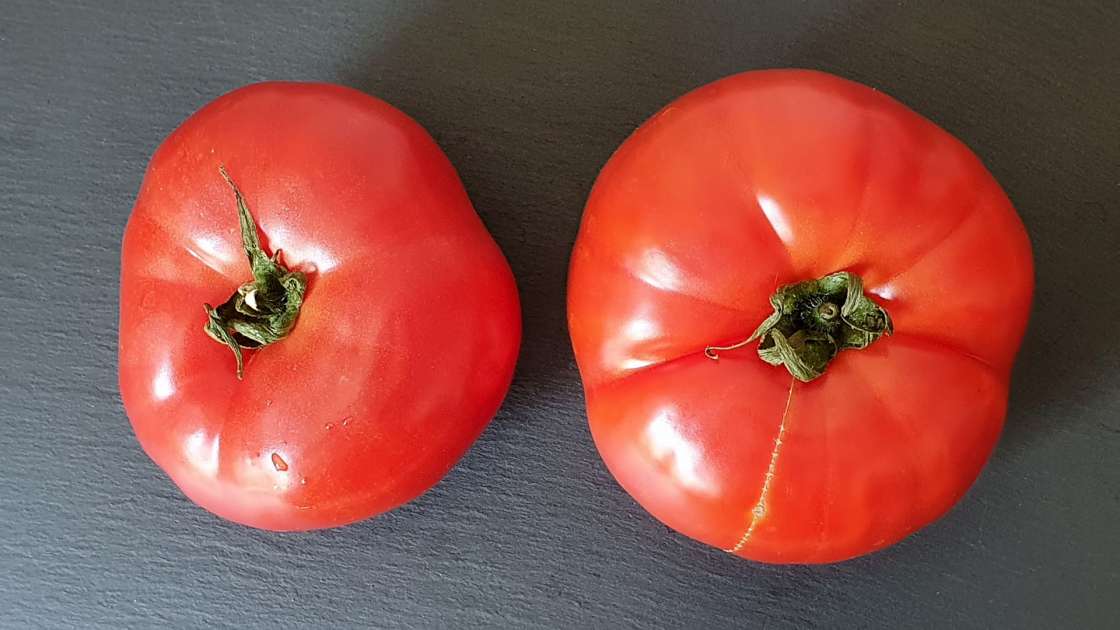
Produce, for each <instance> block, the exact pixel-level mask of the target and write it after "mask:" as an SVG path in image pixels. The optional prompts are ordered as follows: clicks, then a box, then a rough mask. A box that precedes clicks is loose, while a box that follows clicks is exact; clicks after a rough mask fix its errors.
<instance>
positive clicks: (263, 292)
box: [203, 166, 307, 380]
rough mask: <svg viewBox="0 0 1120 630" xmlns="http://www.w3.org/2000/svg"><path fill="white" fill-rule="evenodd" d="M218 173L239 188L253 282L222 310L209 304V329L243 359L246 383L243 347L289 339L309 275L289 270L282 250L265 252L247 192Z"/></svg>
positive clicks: (239, 374)
mask: <svg viewBox="0 0 1120 630" xmlns="http://www.w3.org/2000/svg"><path fill="white" fill-rule="evenodd" d="M218 172H219V173H220V174H221V176H222V179H224V180H225V181H226V183H227V184H229V186H230V188H231V189H233V196H234V198H235V199H236V200H237V215H238V222H239V223H240V226H241V244H242V247H244V249H245V255H246V256H247V257H248V258H249V268H250V270H251V272H252V274H253V279H252V280H250V281H248V282H246V283H244V284H242V285H241V286H239V287H237V290H236V291H234V292H233V295H231V296H230V297H229V299H228V300H226V301H225V302H224V303H223V304H221V305H220V306H218V307H217V308H215V307H213V306H210V305H209V304H205V305H204V306H205V308H206V325H205V326H204V328H203V330H205V331H206V334H207V335H209V336H210V338H211V339H213V340H214V341H217V342H218V343H220V344H222V345H224V346H227V347H229V349H230V350H231V351H233V356H234V358H235V359H236V360H237V378H238V380H241V378H242V377H243V376H244V373H245V363H244V359H243V358H242V356H241V349H242V348H263V347H264V346H267V345H269V344H273V343H276V342H277V341H280V340H281V339H283V338H284V337H287V336H288V333H290V332H291V331H292V327H294V326H295V323H296V319H297V318H298V317H299V309H300V307H301V306H302V305H303V294H304V292H305V291H306V290H307V276H305V275H304V274H303V273H300V272H299V271H289V270H288V268H287V267H285V266H284V265H282V264H281V263H280V250H277V251H276V252H275V253H274V254H273V255H272V256H269V255H268V254H267V253H266V252H265V251H264V249H263V248H261V242H260V237H259V236H258V235H257V224H256V221H254V220H253V215H252V214H251V213H250V212H249V206H248V205H246V203H245V198H244V197H243V196H242V195H241V190H240V189H238V187H237V184H235V183H233V179H232V178H231V177H230V176H229V173H227V172H226V169H225V167H224V166H219V167H218Z"/></svg>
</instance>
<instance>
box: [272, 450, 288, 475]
mask: <svg viewBox="0 0 1120 630" xmlns="http://www.w3.org/2000/svg"><path fill="white" fill-rule="evenodd" d="M272 467H273V468H275V469H276V470H278V471H280V472H287V471H288V462H286V461H284V458H283V457H280V453H273V454H272Z"/></svg>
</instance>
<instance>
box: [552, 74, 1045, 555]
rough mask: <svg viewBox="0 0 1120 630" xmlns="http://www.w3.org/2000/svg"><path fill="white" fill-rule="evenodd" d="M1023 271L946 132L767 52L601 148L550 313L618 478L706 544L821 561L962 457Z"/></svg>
mask: <svg viewBox="0 0 1120 630" xmlns="http://www.w3.org/2000/svg"><path fill="white" fill-rule="evenodd" d="M1032 290H1033V272H1032V260H1031V251H1030V244H1029V241H1028V239H1027V235H1026V232H1025V230H1024V228H1023V225H1022V223H1021V222H1020V220H1019V218H1018V216H1017V215H1016V213H1015V211H1014V209H1013V208H1012V206H1011V204H1010V202H1009V201H1008V199H1007V197H1006V195H1005V194H1004V193H1003V191H1002V190H1001V189H1000V187H999V185H998V184H997V183H996V181H995V180H994V179H993V178H992V176H991V175H990V174H989V173H988V171H987V170H986V169H985V168H984V166H983V165H982V164H981V163H980V161H979V160H978V159H977V158H976V157H975V156H974V155H973V154H972V153H971V152H970V151H969V150H968V149H967V148H966V147H965V146H964V145H963V144H961V143H960V142H959V141H957V140H956V139H954V138H953V137H951V136H950V135H949V134H948V133H946V132H945V131H943V130H941V129H940V128H938V127H937V126H935V125H934V124H932V123H931V122H929V121H928V120H926V119H924V118H922V117H921V116H919V115H918V114H916V113H914V112H913V111H911V110H909V109H907V108H906V107H905V106H903V105H901V104H899V103H898V102H897V101H895V100H893V99H891V98H890V97H888V96H886V95H884V94H883V93H881V92H878V91H876V90H873V89H870V88H868V87H865V86H862V85H859V84H856V83H853V82H850V81H846V80H843V79H840V78H837V77H834V76H830V75H827V74H823V73H819V72H810V71H800V70H775V71H760V72H748V73H745V74H740V75H737V76H733V77H730V78H727V79H724V80H721V81H717V82H715V83H712V84H710V85H707V86H705V87H702V88H700V89H698V90H696V91H694V92H692V93H690V94H687V95H685V96H684V97H682V98H680V99H679V100H677V101H675V102H674V103H672V104H670V105H669V106H667V107H666V108H664V109H663V110H662V111H661V112H660V113H658V114H657V115H655V116H654V117H653V118H652V119H650V120H649V121H648V122H646V123H645V124H644V125H642V127H641V128H640V129H638V130H637V131H636V132H635V133H634V134H633V136H631V137H630V138H629V139H628V140H627V141H626V142H625V143H624V144H623V145H622V146H621V147H620V148H619V149H618V151H617V152H616V153H615V155H614V156H613V157H612V158H611V159H610V161H609V163H608V164H607V165H606V166H605V167H604V169H603V171H602V173H601V174H600V176H599V178H598V180H597V181H596V183H595V186H594V189H593V191H592V193H591V196H590V199H589V200H588V202H587V207H586V210H585V214H584V217H583V222H582V225H581V228H580V232H579V236H578V239H577V241H576V245H575V249H574V252H573V255H572V262H571V270H570V276H569V298H568V317H569V327H570V332H571V337H572V343H573V346H574V349H575V354H576V359H577V361H578V364H579V369H580V372H581V375H582V377H583V382H584V388H585V392H586V398H587V412H588V417H589V422H590V426H591V431H592V435H593V437H594V439H595V443H596V445H597V447H598V449H599V451H600V453H601V454H602V457H603V459H604V461H605V462H606V464H607V467H608V468H609V469H610V471H611V472H612V473H613V475H614V476H615V477H616V478H617V480H618V481H619V483H620V484H621V485H622V487H623V488H624V489H626V490H627V491H628V492H629V493H630V494H631V495H633V496H634V498H635V499H637V501H638V502H639V503H640V504H641V505H642V506H644V507H645V508H646V509H647V510H648V511H649V512H651V513H652V514H653V515H654V516H656V517H657V518H658V519H660V520H662V521H663V522H665V523H666V524H667V525H669V526H670V527H672V528H674V529H676V530H678V531H680V532H682V533H684V534H686V535H688V536H691V537H692V538H695V539H697V540H700V541H703V542H705V543H707V544H709V545H714V546H716V547H718V548H720V549H724V550H727V551H729V552H731V553H734V554H737V555H739V556H742V557H744V558H750V559H754V560H759V561H764V562H775V563H818V562H833V561H839V560H843V559H847V558H851V557H854V556H858V555H860V554H865V553H868V552H871V551H874V550H876V549H880V548H882V547H884V546H886V545H889V544H892V543H894V542H896V541H898V540H900V539H902V538H903V537H905V536H907V535H908V534H910V533H912V532H914V531H915V530H917V529H919V528H920V527H922V526H924V525H926V524H928V523H930V522H931V521H933V520H935V519H937V518H938V517H939V516H941V515H942V514H944V513H945V512H946V511H947V510H948V509H949V508H950V507H951V506H952V505H953V504H954V503H955V502H956V501H958V500H959V499H960V498H961V496H962V495H963V494H964V492H965V491H966V490H967V489H968V487H969V486H970V485H971V484H972V482H973V481H974V480H975V479H976V477H977V475H978V474H979V472H980V470H981V467H982V466H983V465H984V463H985V461H986V460H987V458H988V456H989V454H990V453H991V451H992V449H993V446H994V445H995V443H996V441H997V439H998V436H999V433H1000V430H1001V427H1002V424H1003V420H1004V415H1005V409H1006V402H1007V393H1008V379H1009V372H1010V369H1011V365H1012V361H1013V359H1014V356H1015V353H1016V351H1017V349H1018V346H1019V343H1020V340H1021V338H1022V335H1023V332H1024V328H1025V326H1026V322H1027V315H1028V310H1029V307H1030V300H1031V293H1032ZM752 332H753V333H754V334H752ZM756 339H757V340H758V343H755V340H756ZM748 340H750V341H749V342H748Z"/></svg>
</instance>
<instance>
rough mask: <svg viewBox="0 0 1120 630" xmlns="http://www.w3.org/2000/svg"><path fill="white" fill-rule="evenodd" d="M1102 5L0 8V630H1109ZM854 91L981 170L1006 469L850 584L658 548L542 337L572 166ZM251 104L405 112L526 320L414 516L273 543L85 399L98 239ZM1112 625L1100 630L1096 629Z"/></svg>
mask: <svg viewBox="0 0 1120 630" xmlns="http://www.w3.org/2000/svg"><path fill="white" fill-rule="evenodd" d="M1117 33H1120V5H1117V4H1116V3H1115V2H1110V1H1106V0H1101V1H1099V2H1085V1H1078V2H1058V1H1049V2H1041V1H1038V2H1029V3H1028V2H1007V1H1005V0H987V1H975V2H950V3H943V2H924V1H923V2H918V1H905V2H901V1H894V2H883V3H879V2H858V1H857V2H853V1H848V2H803V1H792V0H775V1H772V2H764V3H753V2H752V3H747V2H725V3H717V2H695V1H694V2H673V1H671V0H658V1H642V2H638V1H614V2H607V1H603V0H600V1H591V0H585V1H573V0H566V1H555V0H554V1H533V2H529V1H517V2H514V1H512V0H511V1H509V2H505V1H493V2H485V3H476V2H465V1H456V2H399V3H390V4H386V3H373V2H363V1H357V0H355V1H353V2H331V3H318V2H299V1H288V2H264V1H260V2H239V1H234V0H226V1H222V2H219V1H209V2H204V1H201V0H200V1H198V2H148V1H141V0H136V1H131V2H124V1H109V0H0V234H2V245H0V251H2V252H3V254H4V256H3V268H2V272H0V278H2V279H3V280H2V282H0V314H2V316H3V325H2V326H0V359H2V360H0V626H3V627H17V628H20V627H31V626H44V627H82V628H89V627H107V628H108V627H112V628H117V627H137V628H148V627H155V626H156V625H157V624H170V625H173V626H177V627H226V626H236V627H266V628H293V627H300V626H307V625H317V624H324V625H326V624H329V625H342V624H349V623H353V624H362V625H371V626H383V627H417V628H420V627H473V626H515V627H604V628H607V627H609V628H618V627H645V628H653V627H693V628H697V627H710V628H726V627H768V626H771V627H809V626H832V627H887V628H899V627H915V626H944V627H954V628H965V627H978V628H979V627H1040V628H1043V627H1104V626H1107V625H1109V623H1110V622H1109V620H1110V619H1111V620H1112V621H1111V623H1115V620H1116V619H1117V617H1120V598H1118V597H1117V595H1118V593H1120V580H1118V576H1117V570H1118V565H1120V543H1118V537H1117V531H1118V530H1117V523H1120V498H1118V492H1120V490H1118V489H1120V467H1118V465H1117V452H1120V421H1118V419H1117V418H1118V417H1120V382H1118V381H1120V379H1118V376H1117V375H1118V374H1120V365H1118V360H1117V356H1118V353H1117V351H1118V350H1120V326H1118V325H1117V316H1118V315H1120V297H1118V294H1117V291H1116V287H1117V286H1120V277H1118V271H1117V270H1118V269H1120V257H1118V251H1120V208H1118V204H1117V201H1116V199H1117V196H1118V195H1120V132H1118V129H1120V127H1118V123H1117V113H1118V111H1120V110H1118V109H1117V107H1118V105H1117V103H1120V79H1118V76H1117V69H1118V68H1120V48H1118V44H1117ZM771 66H804V67H813V68H820V69H824V70H829V71H833V72H836V73H839V74H842V75H844V76H847V77H850V78H853V79H856V80H859V81H863V82H866V83H869V84H871V85H873V86H876V87H878V88H881V89H883V90H884V91H886V92H888V93H890V94H892V95H894V96H895V97H897V98H899V99H901V100H902V101H903V102H905V103H907V104H909V105H910V106H912V107H913V108H915V109H917V110H918V111H920V112H923V113H924V114H925V115H927V116H929V117H930V118H932V119H933V120H935V121H937V122H938V123H939V124H941V125H942V126H944V127H945V128H946V129H948V130H949V131H951V132H952V133H954V134H956V135H957V136H959V137H960V138H961V139H963V140H964V141H965V142H966V143H967V144H969V145H970V146H971V147H972V148H973V149H974V150H975V151H976V152H977V153H978V154H979V155H980V156H981V157H982V158H983V159H984V160H985V162H986V163H987V164H988V166H989V167H990V168H991V170H992V171H993V172H994V173H995V175H996V177H997V178H998V179H999V180H1000V182H1002V184H1003V186H1004V187H1005V188H1006V190H1007V192H1008V193H1009V195H1010V196H1011V198H1012V200H1013V201H1014V202H1015V204H1016V205H1017V207H1018V208H1019V211H1020V212H1021V214H1022V216H1023V219H1024V221H1025V222H1026V224H1027V227H1028V228H1029V230H1030V232H1031V235H1032V238H1033V241H1034V245H1035V254H1036V260H1037V267H1038V272H1037V273H1038V294H1037V300H1036V305H1035V311H1034V314H1033V321H1032V324H1031V328H1030V332H1029V335H1028V338H1027V340H1026V344H1025V346H1024V349H1023V352H1022V355H1021V358H1020V362H1019V364H1018V368H1017V370H1016V373H1015V382H1014V387H1013V392H1012V399H1011V409H1010V417H1009V418H1008V424H1007V429H1006V432H1005V434H1004V438H1003V441H1002V442H1001V444H1000V446H999V448H998V449H997V451H996V453H995V456H994V458H993V460H992V462H991V464H990V465H989V466H988V468H987V469H986V471H985V472H984V474H983V476H982V477H981V479H980V480H979V482H978V483H977V484H976V485H975V487H974V488H973V489H972V491H971V492H970V493H969V494H968V496H967V497H966V498H965V500H964V501H963V502H962V503H961V504H960V505H959V506H958V507H957V508H956V509H955V510H953V511H952V512H951V513H950V514H949V515H948V516H947V517H946V518H945V519H944V520H942V521H941V522H939V523H937V524H936V525H934V526H932V527H930V528H928V529H927V530H925V531H922V532H921V533H919V534H918V535H916V536H913V537H912V538H910V539H908V540H906V541H905V542H903V543H902V544H900V545H898V546H895V547H893V548H891V549H888V550H886V551H883V552H881V553H878V554H875V555H873V556H871V557H867V558H862V559H859V560H856V561H852V562H849V563H846V564H841V565H837V566H825V567H771V566H762V565H755V564H751V563H748V562H744V561H740V560H737V559H735V558H732V557H730V556H727V555H725V554H723V553H720V552H718V551H715V550H712V549H708V548H705V547H703V546H701V545H699V544H695V543H693V542H691V541H689V540H686V539H684V538H683V537H681V536H678V535H676V534H674V533H672V532H670V531H667V530H666V529H665V528H664V527H663V526H661V525H660V524H658V523H657V522H656V521H654V520H653V519H652V518H650V517H648V516H647V515H646V514H645V513H644V512H643V511H642V510H641V509H640V508H639V507H638V506H637V505H636V504H635V503H634V502H633V501H632V500H631V499H630V498H629V497H627V496H626V494H625V493H623V492H622V491H621V490H620V489H619V488H618V487H617V486H616V485H615V483H614V482H613V481H612V479H611V478H610V476H609V475H608V474H607V472H606V471H605V469H604V468H603V466H602V464H601V462H600V460H599V459H598V456H597V455H596V452H595V449H594V447H593V445H592V443H591V440H590V436H589V434H588V431H587V428H586V423H585V419H584V415H583V407H582V404H583V403H582V396H581V392H580V388H579V381H578V376H577V373H576V370H575V368H574V365H573V362H572V357H571V352H570V350H569V346H568V341H567V336H566V331H565V324H564V285H565V272H566V266H567V256H568V252H569V249H570V247H571V243H572V240H573V238H574V237H575V233H576V227H577V222H578V219H579V216H580V211H581V206H582V202H583V200H584V198H585V196H586V194H587V192H588V189H589V187H590V186H591V183H592V180H593V178H594V177H595V174H596V172H597V170H598V168H599V167H600V166H601V165H602V164H603V162H604V161H605V160H606V159H607V157H608V156H609V155H610V153H611V151H612V150H613V148H614V147H615V146H617V144H618V143H619V142H620V141H622V139H623V138H624V137H625V136H626V135H627V134H629V132H630V131H631V130H632V129H633V128H634V127H635V126H637V125H638V124H639V123H640V122H641V121H642V120H643V119H645V117H647V116H648V115H650V114H652V113H653V112H654V111H656V109H658V108H659V107H660V106H661V105H662V104H664V103H666V102H667V101H669V100H670V99H672V98H673V97H675V96H677V95H679V94H681V93H683V92H684V91H686V90H688V89H690V88H692V87H695V86H698V85H700V84H702V83H705V82H708V81H710V80H713V79H716V78H718V77H721V76H723V75H726V74H730V73H732V72H735V71H739V70H745V69H750V68H760V67H771ZM263 79H308V80H325V81H336V82H340V83H344V84H347V85H351V86H354V87H358V88H360V89H363V90H367V91H369V92H370V93H373V94H376V95H378V96H380V97H382V98H384V99H386V100H388V101H390V102H392V103H394V104H396V105H397V106H398V107H400V108H401V109H403V110H405V111H406V112H408V113H410V114H412V115H413V116H414V117H416V118H417V119H418V120H419V121H420V122H421V123H422V124H424V125H425V126H426V127H427V128H428V129H429V130H430V131H431V132H432V134H433V135H434V136H435V137H436V139H437V140H438V141H439V142H440V143H441V144H442V145H443V147H444V148H445V149H446V151H447V153H448V154H449V156H450V157H451V160H452V162H454V163H455V165H456V166H457V167H458V169H459V171H460V173H461V175H462V178H463V180H464V182H465V183H466V186H467V189H468V191H469V192H470V194H471V197H472V198H473V200H474V202H475V205H476V206H477V208H478V211H479V213H480V214H481V215H482V217H483V219H484V220H485V221H486V224H487V225H488V226H489V227H490V229H491V230H492V231H493V233H494V236H495V238H496V239H497V240H498V242H499V243H500V245H501V246H502V247H503V248H504V250H505V251H506V253H507V255H508V256H509V258H510V261H511V263H512V265H513V268H514V271H515V272H516V274H517V276H518V279H519V282H520V286H521V290H522V292H523V302H524V310H525V342H524V349H523V352H522V356H521V361H520V364H519V368H518V375H517V378H516V381H515V383H514V385H513V389H512V390H511V392H510V394H509V397H508V399H507V401H506V404H505V406H504V408H503V410H502V412H501V413H500V414H499V415H498V417H497V418H496V419H495V420H494V422H493V424H492V425H491V426H490V428H489V429H488V430H487V431H486V433H485V434H484V435H483V436H482V438H481V440H480V441H479V442H478V443H477V444H476V445H475V447H474V448H473V449H472V450H471V451H470V453H469V454H468V455H467V456H466V458H465V459H464V460H463V461H462V462H461V464H460V465H459V466H458V467H457V468H456V469H455V470H454V471H453V472H452V473H451V474H450V475H449V476H448V478H447V479H446V480H445V481H444V482H443V483H441V484H440V485H439V486H438V487H436V488H435V489H434V490H433V491H431V492H429V493H428V494H427V495H425V496H424V497H422V498H421V499H420V500H418V501H416V502H414V503H412V504H410V505H408V506H406V507H404V508H403V509H400V510H398V511H396V512H394V513H392V514H389V515H386V516H384V517H381V518H378V519H375V520H370V521H367V522H364V523H361V524H359V525H356V526H353V527H348V528H345V529H341V530H338V531H326V532H319V533H312V534H306V535H276V534H269V533H264V532H257V531H250V530H248V529H245V528H242V527H238V526H234V525H231V524H228V523H224V522H222V521H219V520H218V519H216V518H214V517H211V516H210V515H209V514H207V513H205V512H203V511H202V510H200V509H198V508H196V507H194V506H193V505H191V504H190V503H189V502H188V501H186V500H185V499H184V498H183V497H182V496H181V495H180V494H179V492H178V491H177V490H176V489H175V488H174V487H173V486H172V485H171V483H170V482H169V481H168V480H167V479H166V478H165V477H164V476H163V474H162V473H161V472H160V471H159V470H158V469H157V468H155V466H153V465H152V464H151V463H150V462H149V461H148V459H147V458H146V457H145V456H144V455H143V453H142V452H141V451H140V449H139V447H138V446H137V444H136V443H135V441H134V439H133V437H132V434H131V431H130V429H129V427H128V423H127V420H126V419H125V416H124V413H123V410H122V408H121V405H120V400H119V397H118V395H117V387H116V368H115V363H116V322H117V274H118V269H117V266H118V256H119V249H118V248H119V242H120V237H121V231H122V229H123V227H124V224H125V221H126V219H127V217H128V213H129V210H130V207H131V204H132V200H133V197H134V195H135V193H136V191H137V189H138V186H139V182H140V178H141V175H142V173H143V170H144V166H145V164H146V162H147V159H148V157H149V155H150V154H151V152H152V151H153V150H154V148H155V147H156V145H157V144H158V143H159V142H160V140H161V139H162V138H163V137H164V136H165V135H166V134H167V133H168V132H170V131H171V130H172V129H173V128H174V127H175V126H176V125H177V124H178V123H179V122H180V121H182V120H183V119H184V118H185V117H186V116H188V115H189V114H190V113H191V112H192V111H194V110H195V109H197V108H198V107H199V106H201V105H202V104H203V103H205V102H206V101H208V100H210V99H212V98H214V97H216V96H217V95H219V94H221V93H223V92H225V91H227V90H230V89H232V88H234V87H236V86H238V85H241V84H244V83H247V82H251V81H258V80H263ZM1113 627H1114V626H1113Z"/></svg>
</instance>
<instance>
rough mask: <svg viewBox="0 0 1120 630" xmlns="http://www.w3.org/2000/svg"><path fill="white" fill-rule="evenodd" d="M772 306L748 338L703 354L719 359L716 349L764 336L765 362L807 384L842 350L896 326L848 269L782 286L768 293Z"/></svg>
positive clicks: (863, 344)
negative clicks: (772, 292) (767, 314)
mask: <svg viewBox="0 0 1120 630" xmlns="http://www.w3.org/2000/svg"><path fill="white" fill-rule="evenodd" d="M770 304H771V305H772V306H773V307H774V312H773V313H772V314H771V315H770V316H769V317H767V318H766V320H765V321H764V322H762V324H760V325H759V327H758V329H757V330H755V331H754V334H752V335H751V336H750V337H749V338H748V339H746V340H745V341H742V342H740V343H737V344H734V345H731V346H709V347H708V348H705V350H704V354H706V355H707V356H708V358H711V359H718V358H719V355H718V354H717V352H718V351H722V350H734V349H737V348H741V347H743V346H744V345H746V344H748V343H750V342H752V341H754V340H756V339H761V340H762V341H761V343H759V345H758V356H759V357H761V358H762V360H763V361H766V362H767V363H769V364H770V365H784V366H785V368H786V369H787V370H789V373H790V374H792V375H793V377H794V378H796V379H797V380H799V381H803V382H806V383H807V382H809V381H811V380H813V379H815V378H817V377H819V376H821V375H822V374H824V371H825V369H826V368H827V367H828V364H829V363H830V362H831V361H832V360H833V359H834V358H836V355H837V354H839V353H840V351H841V350H861V349H863V348H866V347H867V346H869V345H871V344H872V343H874V342H875V341H876V340H878V339H879V338H880V337H882V336H883V335H884V334H890V333H891V332H893V330H894V328H893V326H892V324H891V318H890V316H889V315H888V314H887V312H886V311H885V310H883V307H881V306H879V305H878V304H876V303H875V302H872V301H871V299H870V298H868V297H867V296H866V295H864V293H863V281H862V280H861V279H860V277H859V276H857V275H855V274H852V273H848V272H846V271H841V272H838V273H834V274H830V275H827V276H825V277H823V278H820V279H818V280H806V281H805V282H798V283H796V284H789V285H786V286H783V287H781V288H779V289H778V290H777V291H776V292H775V293H774V294H773V295H771V296H770Z"/></svg>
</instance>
